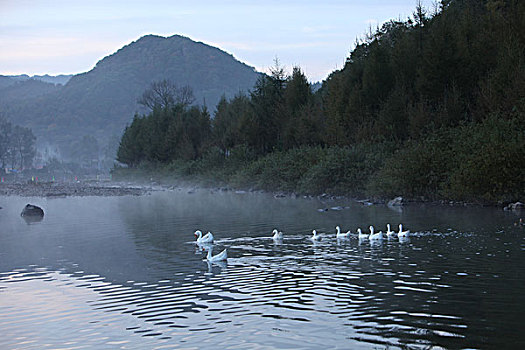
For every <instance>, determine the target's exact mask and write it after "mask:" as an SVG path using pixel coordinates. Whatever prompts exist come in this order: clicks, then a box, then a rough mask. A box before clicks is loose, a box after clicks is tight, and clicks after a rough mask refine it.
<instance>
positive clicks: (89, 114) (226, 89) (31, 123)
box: [0, 35, 260, 154]
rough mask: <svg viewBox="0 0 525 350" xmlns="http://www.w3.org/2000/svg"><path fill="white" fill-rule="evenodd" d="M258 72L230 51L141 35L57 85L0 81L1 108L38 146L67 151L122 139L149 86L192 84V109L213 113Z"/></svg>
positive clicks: (176, 37)
mask: <svg viewBox="0 0 525 350" xmlns="http://www.w3.org/2000/svg"><path fill="white" fill-rule="evenodd" d="M259 74H260V73H258V72H256V71H255V69H254V68H253V67H250V66H248V65H246V64H244V63H242V62H240V61H238V60H236V59H235V58H234V57H233V56H232V55H231V54H229V53H226V52H224V51H222V50H220V49H218V48H215V47H212V46H209V45H206V44H204V43H201V42H195V41H193V40H191V39H189V38H187V37H183V36H180V35H174V36H171V37H161V36H156V35H146V36H144V37H141V38H140V39H138V40H136V41H134V42H132V43H130V44H128V45H126V46H124V47H122V48H121V49H119V50H118V51H116V52H115V53H113V54H111V55H109V56H107V57H105V58H103V59H101V60H100V61H99V62H98V63H97V64H96V66H95V67H94V68H93V69H92V70H90V71H89V72H86V73H81V74H77V75H74V76H72V77H71V78H70V79H69V80H68V81H67V83H66V84H65V85H63V86H61V85H54V84H50V83H44V82H41V81H39V82H38V83H36V84H35V79H29V77H28V76H24V75H22V76H16V78H15V77H5V76H0V108H1V111H2V112H3V113H4V114H5V115H6V116H7V117H8V119H10V120H11V121H12V122H13V123H15V124H18V125H22V126H25V127H30V128H31V129H32V130H33V132H34V133H35V135H37V137H38V142H39V143H41V144H42V143H49V144H56V145H59V146H60V148H61V150H62V151H63V153H64V154H67V149H68V146H69V145H70V144H71V142H74V140H77V139H78V138H81V137H83V136H86V135H89V136H94V137H95V138H97V140H99V144H100V145H101V146H104V145H105V142H106V141H107V140H108V139H110V138H111V137H112V136H113V137H114V136H121V134H122V132H123V129H124V127H125V126H126V124H128V123H129V122H130V121H131V120H132V118H133V115H134V114H135V113H137V112H144V110H143V109H141V106H139V105H137V98H138V97H139V96H140V95H141V94H142V93H143V92H144V90H145V89H146V88H147V87H148V85H149V84H150V83H151V82H153V81H158V80H162V79H169V80H171V81H172V82H174V83H175V84H177V85H179V86H183V85H189V86H191V87H192V89H193V91H194V94H195V97H196V104H201V105H202V104H206V106H207V107H208V109H209V110H210V112H211V113H213V111H214V109H215V105H216V104H217V103H218V101H219V100H220V98H221V96H222V95H225V96H226V97H232V96H234V95H235V94H237V93H239V92H241V91H244V92H246V91H248V90H250V89H251V88H252V87H253V85H254V84H255V82H256V80H257V78H258V77H259ZM26 77H27V79H26ZM44 77H46V76H44ZM6 79H10V80H13V79H15V80H16V79H19V80H22V82H18V83H15V84H12V83H9V81H7V80H6ZM46 79H47V81H49V78H48V77H46ZM40 80H44V78H42V79H40ZM55 81H56V80H55ZM6 83H9V84H7V85H6ZM39 83H42V84H40V88H41V89H40V90H39V89H38V88H36V85H38V84H39ZM46 84H47V85H46ZM31 85H34V86H31ZM16 90H18V91H16ZM37 90H38V91H37Z"/></svg>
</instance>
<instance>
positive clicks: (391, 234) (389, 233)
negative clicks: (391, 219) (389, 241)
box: [386, 224, 397, 238]
mask: <svg viewBox="0 0 525 350" xmlns="http://www.w3.org/2000/svg"><path fill="white" fill-rule="evenodd" d="M386 229H387V230H386V236H387V237H388V238H394V237H397V232H396V231H392V230H391V229H390V224H386Z"/></svg>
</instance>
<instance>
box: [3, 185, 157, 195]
mask: <svg viewBox="0 0 525 350" xmlns="http://www.w3.org/2000/svg"><path fill="white" fill-rule="evenodd" d="M154 190H155V189H153V188H151V187H142V186H137V185H130V184H121V183H100V182H94V183H90V182H72V183H67V182H38V183H35V182H27V183H0V196H21V197H67V196H78V197H82V196H129V195H132V196H140V195H144V194H147V193H149V192H151V191H154Z"/></svg>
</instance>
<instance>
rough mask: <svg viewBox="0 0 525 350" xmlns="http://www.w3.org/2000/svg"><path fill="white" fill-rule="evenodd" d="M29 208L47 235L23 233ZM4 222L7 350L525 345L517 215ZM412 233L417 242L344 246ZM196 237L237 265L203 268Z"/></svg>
mask: <svg viewBox="0 0 525 350" xmlns="http://www.w3.org/2000/svg"><path fill="white" fill-rule="evenodd" d="M27 203H32V204H36V205H39V206H41V207H43V208H44V210H45V212H46V214H45V217H44V219H43V220H42V221H40V222H26V221H24V220H23V219H22V218H21V217H20V215H19V214H20V211H21V210H22V208H23V207H24V206H25V204H27ZM0 206H2V207H3V209H2V210H0V225H1V227H2V229H1V233H0V333H1V334H3V335H4V336H3V337H0V348H2V349H3V348H8V349H9V348H21V349H45V348H57V347H67V348H101V347H107V348H119V347H121V348H162V347H167V348H171V347H183V348H193V347H195V348H212V347H213V348H216V347H223V348H236V347H237V348H308V349H316V348H378V347H379V348H384V347H387V346H391V347H392V346H393V347H402V346H408V347H410V348H428V347H430V346H433V345H437V346H442V347H445V348H488V347H490V348H495V347H511V348H520V347H522V346H524V345H525V335H523V334H522V332H520V325H521V324H522V317H523V315H524V314H525V296H524V295H523V280H524V278H525V267H524V264H525V258H524V254H523V253H524V250H525V229H520V228H518V227H516V226H514V222H516V221H517V220H518V219H519V216H518V215H516V214H514V213H509V212H503V211H499V210H497V209H494V208H446V207H436V206H420V205H417V206H416V205H414V206H408V207H404V208H402V209H401V208H399V209H398V210H393V209H389V208H387V207H385V206H371V207H365V206H361V205H359V204H355V203H350V202H345V201H340V202H337V201H335V202H331V201H328V202H324V203H323V202H321V201H319V200H317V199H290V198H279V199H275V198H273V197H272V196H270V195H266V194H249V193H246V194H236V193H232V192H211V191H208V190H201V191H197V192H195V193H188V191H187V190H180V191H173V192H158V193H154V194H152V195H148V196H139V197H131V196H130V197H82V198H56V199H43V198H32V199H28V198H18V197H0ZM338 206H341V207H342V208H337V209H342V210H331V209H330V208H336V207H338ZM325 208H328V211H319V209H325ZM400 222H401V223H403V225H404V226H405V227H406V228H408V229H410V230H411V231H412V235H411V237H410V238H409V240H407V241H403V242H400V241H399V240H398V239H394V240H388V239H385V240H383V241H382V242H381V243H370V242H368V241H362V242H360V241H359V240H358V239H357V238H355V237H351V238H350V239H348V240H339V241H338V240H336V239H335V229H334V227H335V226H336V225H339V226H341V228H342V229H343V230H345V231H346V230H348V229H350V230H352V232H355V230H356V228H357V227H361V228H362V229H365V228H368V226H369V225H374V226H375V227H376V230H377V229H380V230H383V231H384V230H385V225H386V223H390V224H391V225H392V226H393V227H395V228H397V224H398V223H400ZM274 228H278V229H279V230H281V231H283V233H284V239H283V240H282V242H280V241H278V242H274V241H273V240H272V239H271V238H270V237H271V231H272V230H273V229H274ZM196 229H200V230H202V231H203V232H207V231H212V232H213V234H214V235H215V238H216V242H215V248H214V253H218V252H220V251H221V250H222V249H224V248H228V255H229V257H230V258H229V259H228V262H227V263H225V264H210V265H209V264H208V263H206V261H204V260H203V259H204V257H205V253H204V252H203V251H202V250H201V249H200V248H199V247H198V246H197V245H196V244H195V243H194V239H195V238H194V236H193V232H194V231H195V230H196ZM312 229H316V230H318V231H320V232H323V233H324V235H325V238H324V239H323V240H321V241H320V242H315V243H314V242H312V241H311V240H309V239H308V237H310V235H311V231H312Z"/></svg>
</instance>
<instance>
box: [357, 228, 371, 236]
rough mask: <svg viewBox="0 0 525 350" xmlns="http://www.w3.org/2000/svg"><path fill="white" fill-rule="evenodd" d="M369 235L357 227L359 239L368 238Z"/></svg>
mask: <svg viewBox="0 0 525 350" xmlns="http://www.w3.org/2000/svg"><path fill="white" fill-rule="evenodd" d="M368 236H369V234H368V233H363V231H361V229H360V228H358V229H357V237H359V239H367V238H368Z"/></svg>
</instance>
